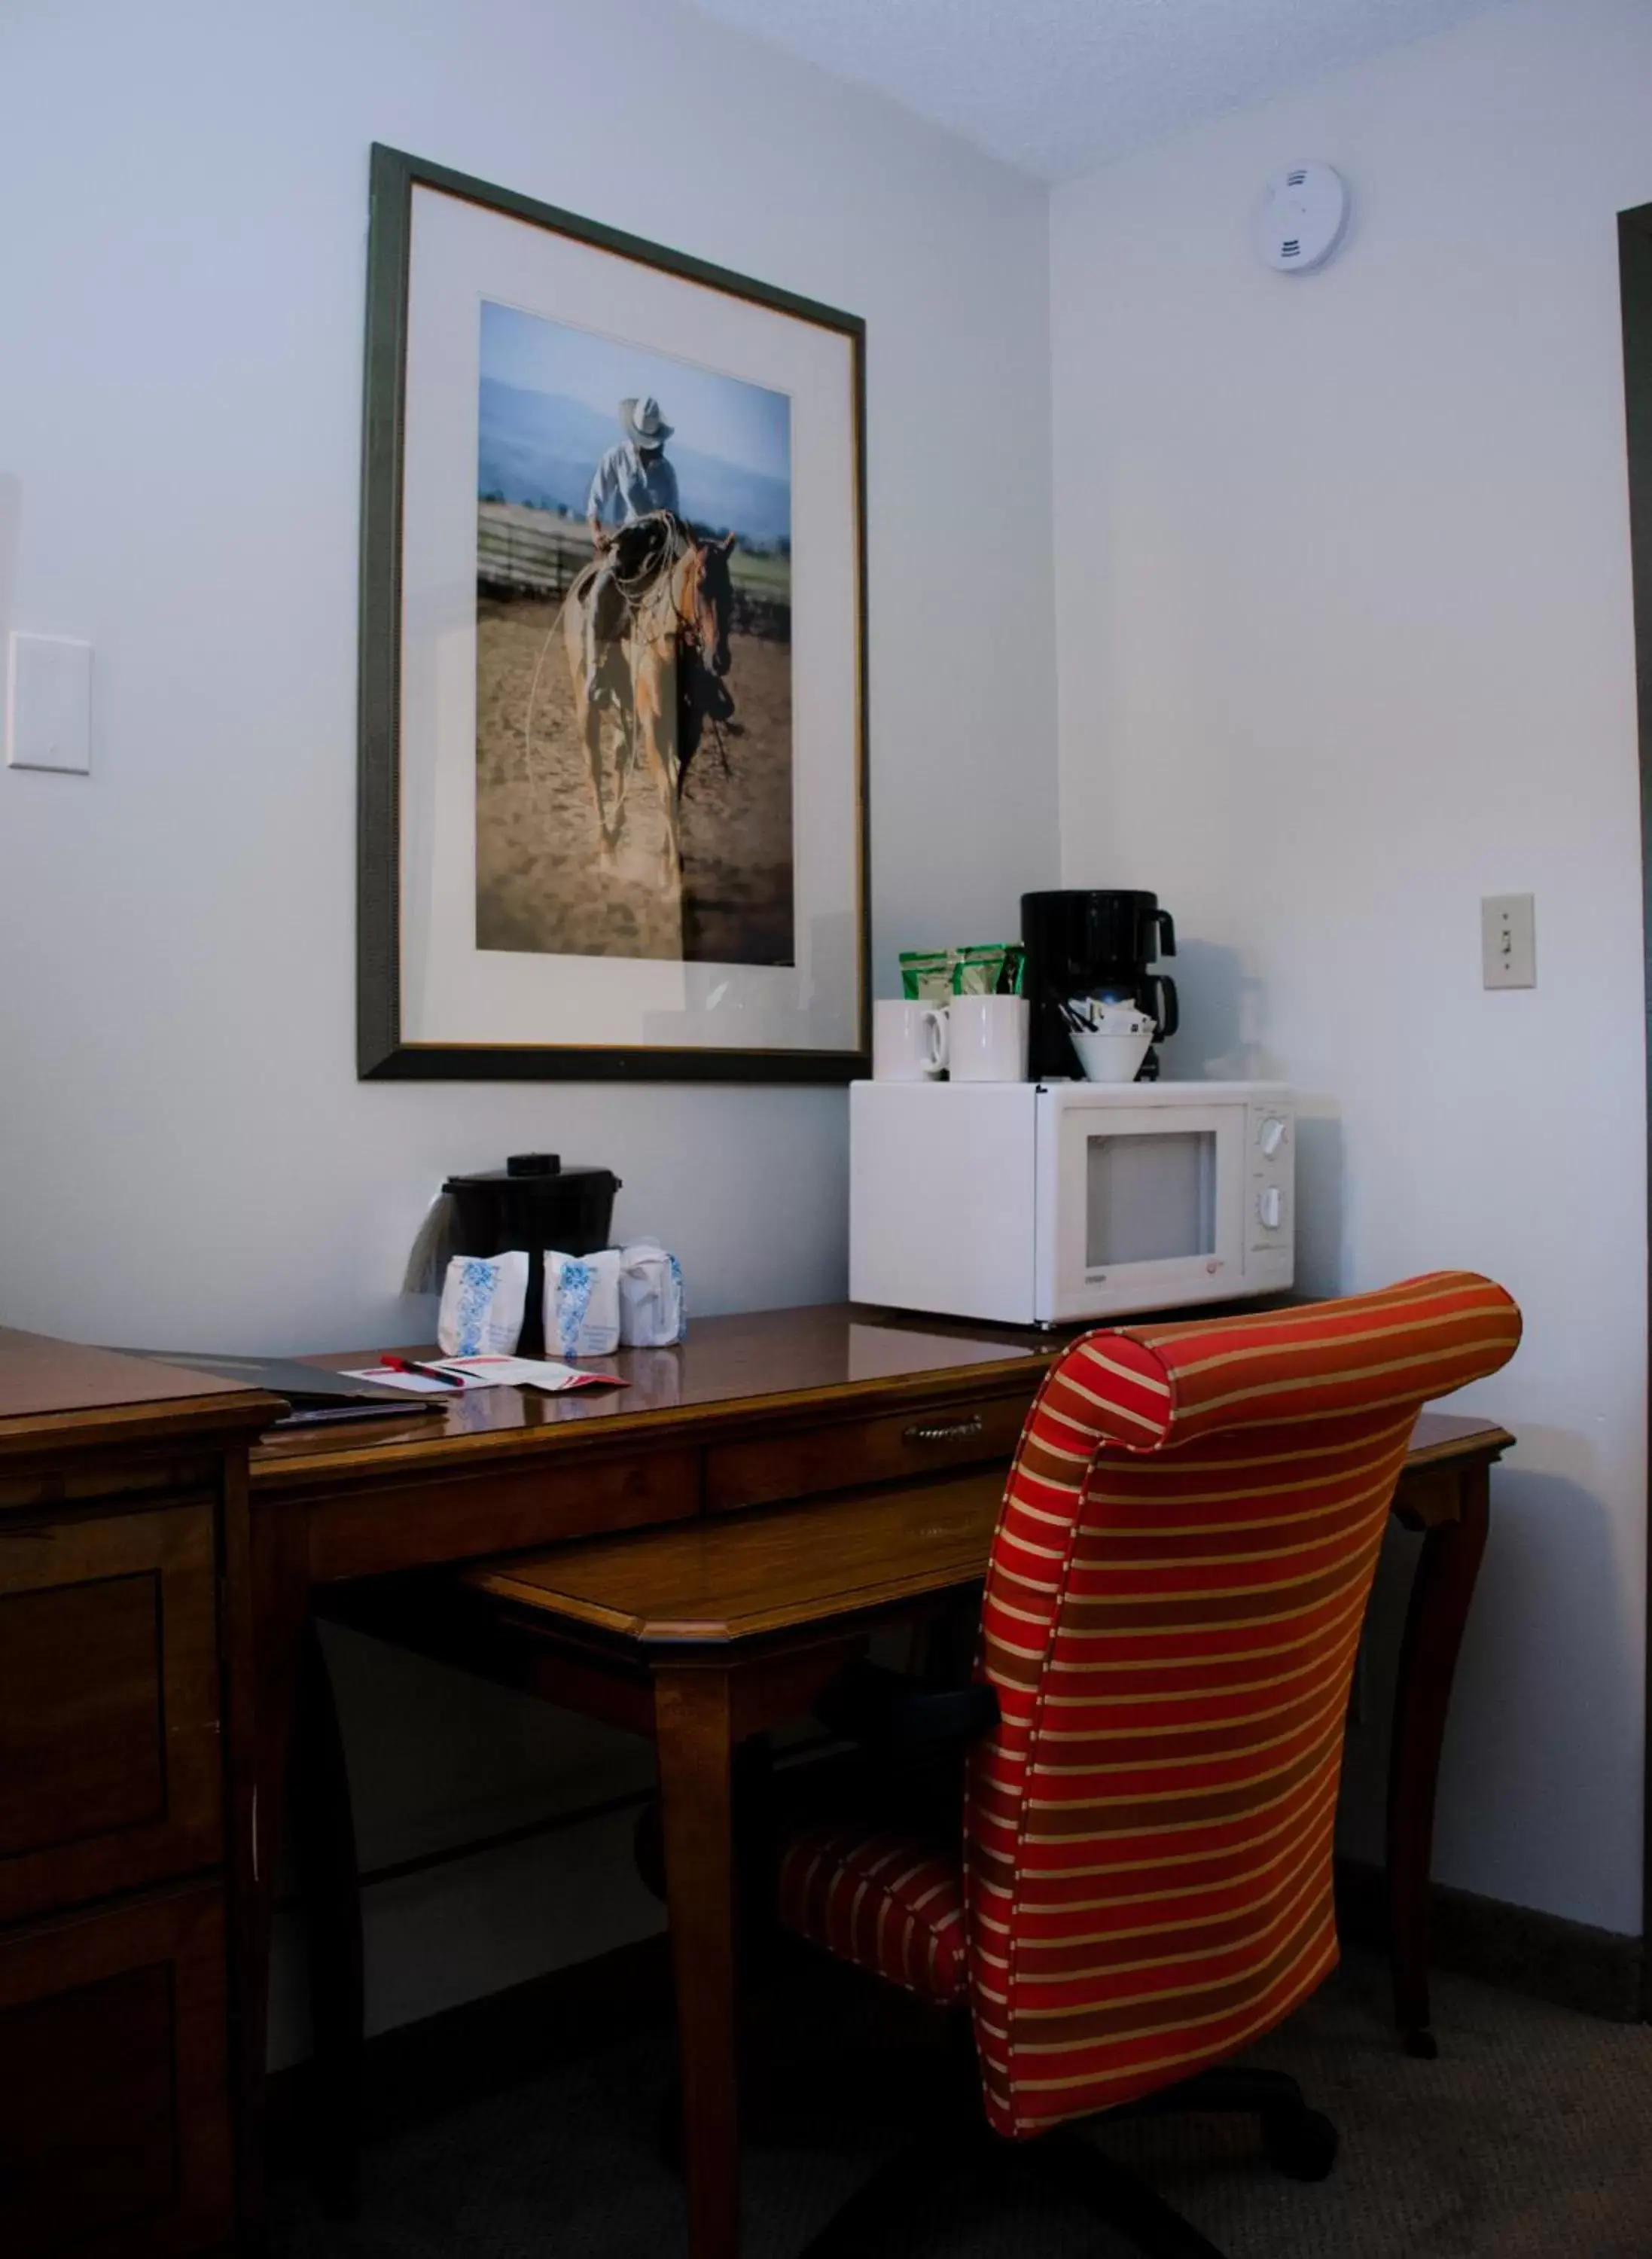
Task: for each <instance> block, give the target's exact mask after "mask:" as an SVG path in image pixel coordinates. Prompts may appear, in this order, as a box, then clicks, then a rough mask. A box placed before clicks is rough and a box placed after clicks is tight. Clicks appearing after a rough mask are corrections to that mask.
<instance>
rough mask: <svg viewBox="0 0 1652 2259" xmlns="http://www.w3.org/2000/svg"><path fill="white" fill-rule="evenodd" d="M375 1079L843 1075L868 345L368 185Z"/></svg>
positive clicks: (364, 733)
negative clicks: (864, 366)
mask: <svg viewBox="0 0 1652 2259" xmlns="http://www.w3.org/2000/svg"><path fill="white" fill-rule="evenodd" d="M367 266H368V310H367V429H366V441H365V467H364V499H363V533H362V592H361V688H360V699H361V716H360V720H361V745H360V847H359V854H360V896H359V966H358V973H359V982H358V1066H359V1072H360V1074H361V1075H363V1076H364V1077H365V1076H382V1077H417V1076H445V1077H466V1078H483V1077H489V1078H508V1077H560V1078H568V1079H576V1080H588V1079H593V1078H597V1077H616V1076H624V1077H655V1078H673V1079H685V1078H693V1079H696V1080H723V1081H730V1080H775V1081H787V1082H803V1081H842V1080H847V1079H848V1078H849V1077H850V1076H851V1075H854V1074H857V1073H864V1072H865V1064H866V1046H867V1017H868V1005H867V945H866V815H865V801H866V795H865V763H866V752H865V508H864V501H865V497H864V482H863V467H862V438H861V433H862V423H863V406H864V369H863V361H864V342H865V330H864V324H862V323H861V322H860V321H858V319H857V318H856V317H854V316H853V315H850V314H844V313H838V312H836V311H834V310H832V309H831V308H830V307H826V306H819V305H815V304H813V303H810V302H809V301H808V300H806V299H802V298H798V297H794V296H791V295H790V294H788V293H787V292H786V291H783V290H778V289H771V288H770V287H769V286H768V285H766V284H765V283H760V282H754V281H750V280H748V279H747V278H746V277H745V276H744V275H738V274H726V273H724V272H723V270H722V269H720V268H718V267H709V266H707V265H705V264H704V263H703V262H702V261H701V260H695V259H690V258H687V257H686V256H684V255H683V254H682V253H678V252H673V251H667V250H665V249H663V248H662V247H661V246H659V245H657V244H652V243H646V242H644V241H642V240H640V239H638V238H637V237H634V236H630V235H622V234H620V233H618V232H616V230H614V229H611V228H607V227H603V226H600V225H599V224H596V223H595V221H592V220H587V219H580V218H576V217H573V215H572V214H571V213H568V212H565V211H559V210H554V209H552V207H551V206H549V205H546V204H539V203H534V202H532V201H531V200H530V198H528V197H526V196H515V195H513V194H511V193H510V192H509V191H508V190H506V189H495V188H490V187H488V186H487V185H486V184H484V183H483V182H480V181H474V180H470V179H467V178H466V176H464V175H461V174H458V173H452V172H449V171H447V170H446V169H445V167H441V166H439V165H431V164H426V163H424V162H423V161H422V160H419V159H417V158H414V157H409V156H406V155H404V154H403V153H401V152H400V151H398V150H394V149H386V148H376V147H375V149H374V152H373V205H372V227H371V235H370V239H369V247H368V262H367Z"/></svg>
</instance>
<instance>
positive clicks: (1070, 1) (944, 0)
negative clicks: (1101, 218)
mask: <svg viewBox="0 0 1652 2259" xmlns="http://www.w3.org/2000/svg"><path fill="white" fill-rule="evenodd" d="M695 4H696V5H698V6H699V7H701V8H702V9H703V10H704V11H706V12H707V13H708V14H709V15H713V16H717V17H720V18H722V19H723V22H724V23H727V24H733V25H738V26H739V28H740V29H741V30H743V31H747V32H755V33H757V34H758V36H759V37H760V38H762V39H767V40H768V41H770V42H771V43H772V44H773V45H775V46H781V47H785V48H787V49H789V50H790V51H791V53H794V54H795V55H800V56H801V57H802V58H803V59H804V60H805V61H808V62H812V63H817V64H819V65H820V66H821V68H822V69H825V70H829V71H830V72H832V73H833V74H834V75H836V76H837V77H838V78H842V79H848V80H851V81H853V82H857V83H858V84H860V85H862V86H869V87H875V88H876V89H878V90H879V92H880V93H882V94H886V95H887V96H889V97H890V99H891V100H892V101H894V102H897V103H901V104H902V105H903V106H904V107H905V108H906V109H908V110H915V111H916V112H917V114H918V115H919V116H920V117H922V118H929V119H931V120H932V121H933V122H934V123H935V124H936V125H943V126H947V127H949V128H950V129H951V131H952V132H955V133H961V134H963V135H964V136H965V138H966V139H969V140H971V141H973V142H974V143H975V144H976V145H977V146H978V147H979V148H982V149H985V150H986V151H988V152H989V153H991V154H992V155H993V156H994V157H999V158H1001V159H1003V160H1004V161H1005V162H1006V163H1008V164H1011V165H1015V166H1018V167H1020V168H1021V169H1022V171H1023V172H1028V173H1031V174H1035V175H1037V176H1038V177H1039V178H1040V179H1043V180H1047V181H1061V180H1070V179H1071V178H1072V176H1073V175H1075V174H1079V173H1084V172H1088V171H1090V170H1091V169H1092V168H1093V167H1095V166H1097V165H1104V164H1106V163H1107V162H1108V161H1109V160H1111V159H1112V158H1114V157H1117V156H1121V155H1122V153H1124V151H1125V150H1127V149H1132V148H1135V147H1137V146H1139V145H1140V144H1142V143H1143V142H1147V141H1157V140H1163V139H1165V138H1166V137H1167V136H1169V135H1171V134H1173V133H1178V132H1181V131H1182V130H1183V129H1184V128H1185V127H1187V126H1190V125H1197V124H1198V123H1199V122H1200V120H1201V119H1202V118H1214V117H1216V116H1218V115H1219V114H1220V113H1221V111H1223V110H1241V109H1244V108H1246V107H1247V106H1248V105H1249V104H1250V103H1257V102H1265V101H1267V100H1268V99H1269V97H1270V96H1273V95H1276V94H1283V93H1284V92H1285V90H1286V89H1289V88H1291V87H1296V86H1302V85H1305V84H1307V82H1309V81H1310V80H1313V79H1316V78H1321V77H1323V76H1324V75H1326V74H1327V73H1328V72H1331V71H1335V70H1340V69H1342V68H1344V66H1346V65H1348V64H1349V63H1356V62H1360V61H1364V58H1365V57H1367V56H1369V55H1374V54H1378V53H1381V52H1382V50H1383V49H1384V48H1385V47H1395V46H1400V45H1402V44H1403V43H1404V42H1405V41H1406V40H1407V39H1420V38H1421V37H1423V36H1424V35H1425V34H1426V33H1428V32H1437V31H1440V30H1442V29H1443V28H1444V27H1445V26H1446V25H1449V24H1455V23H1458V22H1460V21H1461V20H1462V19H1463V18H1464V17H1466V16H1475V15H1478V14H1480V13H1481V12H1482V11H1483V10H1485V8H1487V7H1490V6H1493V5H1496V4H1499V0H695Z"/></svg>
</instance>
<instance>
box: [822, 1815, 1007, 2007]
mask: <svg viewBox="0 0 1652 2259" xmlns="http://www.w3.org/2000/svg"><path fill="white" fill-rule="evenodd" d="M780 1920H781V1921H783V1922H784V1923H785V1925H786V1927H787V1929H790V1930H794V1931H795V1933H796V1934H797V1935H798V1936H800V1937H804V1938H807V1939H808V1942H810V1944H812V1945H820V1946H823V1947H824V1948H825V1949H826V1950H827V1951H828V1952H829V1953H835V1954H836V1955H837V1956H838V1958H839V1959H840V1960H842V1961H851V1962H853V1963H854V1964H855V1965H856V1967H857V1968H859V1969H865V1970H867V1971H868V1972H869V1973H870V1974H871V1975H872V1976H874V1977H881V1978H884V1979H885V1981H886V1982H887V1983H888V1984H891V1985H901V1987H903V1989H904V1990H905V1991H907V1992H915V1993H917V1994H918V1995H919V1997H920V1998H921V1999H926V2000H934V2001H936V2002H937V2003H939V2004H940V2005H941V2006H945V2007H951V2006H956V2005H957V2004H958V2002H960V2001H962V2000H963V1999H965V1998H966V1996H967V1992H968V1981H967V1973H966V1956H965V1927H964V1871H963V1867H962V1864H961V1863H960V1861H959V1859H958V1854H957V1853H956V1852H954V1851H950V1850H948V1849H946V1848H945V1847H944V1846H943V1845H942V1844H939V1843H937V1842H933V1841H932V1840H930V1839H929V1838H927V1837H924V1836H922V1835H906V1834H903V1833H902V1832H901V1831H900V1830H899V1829H894V1828H868V1827H867V1826H866V1825H865V1822H864V1821H863V1822H861V1823H860V1824H859V1825H858V1826H855V1825H851V1826H846V1827H845V1826H837V1827H827V1828H808V1829H806V1830H805V1831H804V1832H803V1833H802V1834H801V1835H794V1837H793V1838H792V1839H791V1841H790V1842H788V1843H787V1846H786V1848H785V1850H784V1851H783V1853H782V1855H781V1859H780Z"/></svg>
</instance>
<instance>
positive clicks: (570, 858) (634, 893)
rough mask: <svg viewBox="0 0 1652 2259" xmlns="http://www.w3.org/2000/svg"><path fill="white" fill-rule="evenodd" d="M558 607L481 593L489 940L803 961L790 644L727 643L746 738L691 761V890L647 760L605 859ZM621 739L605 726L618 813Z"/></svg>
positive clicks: (483, 853) (479, 908)
mask: <svg viewBox="0 0 1652 2259" xmlns="http://www.w3.org/2000/svg"><path fill="white" fill-rule="evenodd" d="M558 612H559V606H558V605H557V604H555V603H553V602H542V601H539V600H538V599H535V598H530V597H523V598H519V599H516V600H515V601H502V600H500V599H499V598H497V597H494V596H489V595H481V596H479V598H478V600H477V622H476V629H477V633H476V945H477V947H478V948H479V949H500V950H527V951H539V952H543V953H545V954H550V955H568V956H581V957H650V958H692V959H694V960H695V961H696V962H700V963H713V964H724V965H789V964H791V963H792V962H793V958H794V926H793V894H792V867H793V866H792V759H791V747H792V669H791V650H790V646H789V645H787V644H783V643H775V642H772V641H767V640H764V639H762V638H758V637H755V636H744V635H737V636H735V637H733V638H731V639H730V654H731V666H730V673H729V678H728V680H729V687H730V690H731V692H732V693H733V695H734V700H735V706H736V719H737V722H738V723H740V724H742V725H743V734H742V735H740V736H738V737H730V738H727V740H726V744H725V746H724V748H723V751H720V750H719V747H718V745H717V741H716V738H715V736H714V735H713V733H712V732H711V731H709V730H708V731H707V733H706V736H705V738H703V739H702V741H701V746H700V749H699V752H697V753H696V755H695V756H694V761H693V763H692V765H691V766H690V768H689V771H688V775H687V780H686V782H685V786H684V790H683V796H682V819H681V822H682V860H683V882H682V892H681V895H680V897H679V895H678V894H677V892H676V890H675V888H667V887H666V886H665V885H664V883H663V882H662V878H661V870H660V863H661V850H662V847H663V845H664V841H665V823H664V816H663V812H662V809H661V806H660V801H659V791H658V788H657V787H656V784H655V782H654V780H653V777H652V774H651V773H649V772H648V771H647V770H645V769H638V770H637V772H636V773H634V774H633V775H632V776H631V778H630V782H629V786H628V788H627V791H626V795H625V801H624V809H625V816H624V824H623V830H622V832H621V835H620V837H619V840H618V843H617V846H616V852H615V854H614V856H613V858H612V859H610V860H609V862H608V863H607V865H606V866H604V861H603V859H602V833H601V830H600V829H599V825H598V820H597V814H596V805H595V799H594V796H593V794H592V788H591V780H590V776H589V772H588V768H587V761H586V755H585V748H584V745H583V743H582V741H581V739H580V736H579V733H578V731H577V730H576V729H575V726H574V713H573V685H572V684H571V682H570V681H569V679H568V669H567V665H566V658H565V655H564V651H563V644H562V636H561V631H560V629H559V627H558V624H557V620H558ZM536 676H537V680H536ZM530 697H531V706H532V719H531V728H530V723H529V708H530ZM618 737H619V733H618V730H617V728H616V724H615V723H613V722H612V720H609V721H608V722H607V723H606V725H605V730H604V738H605V744H604V752H603V764H604V775H603V787H602V788H603V797H604V804H605V806H606V807H607V808H608V809H609V813H610V816H611V813H612V810H613V808H614V805H615V798H616V791H617V788H618V783H619V779H618V775H617V759H618Z"/></svg>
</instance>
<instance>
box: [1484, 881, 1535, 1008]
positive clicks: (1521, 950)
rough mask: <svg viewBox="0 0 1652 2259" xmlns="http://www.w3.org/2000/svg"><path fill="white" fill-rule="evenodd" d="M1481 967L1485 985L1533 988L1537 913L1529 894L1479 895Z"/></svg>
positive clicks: (1490, 986) (1491, 986)
mask: <svg viewBox="0 0 1652 2259" xmlns="http://www.w3.org/2000/svg"><path fill="white" fill-rule="evenodd" d="M1480 970H1481V975H1482V978H1483V979H1484V980H1485V986H1486V987H1488V988H1535V987H1536V986H1537V916H1536V907H1535V901H1534V899H1533V897H1532V896H1531V895H1530V894H1486V895H1485V896H1484V897H1483V898H1482V900H1481V902H1480Z"/></svg>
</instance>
